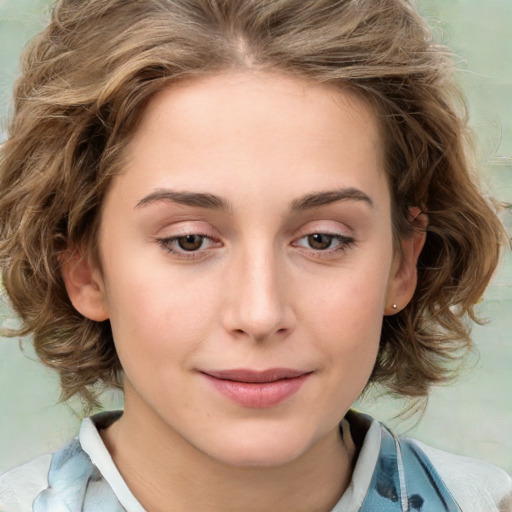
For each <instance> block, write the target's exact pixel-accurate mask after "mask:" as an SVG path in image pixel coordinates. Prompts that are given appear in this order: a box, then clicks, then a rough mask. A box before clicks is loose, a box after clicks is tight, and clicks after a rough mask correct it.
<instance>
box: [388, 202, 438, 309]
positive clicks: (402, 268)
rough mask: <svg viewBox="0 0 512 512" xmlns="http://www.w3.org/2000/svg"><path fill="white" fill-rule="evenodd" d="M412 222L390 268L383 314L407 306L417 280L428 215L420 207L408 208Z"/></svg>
mask: <svg viewBox="0 0 512 512" xmlns="http://www.w3.org/2000/svg"><path fill="white" fill-rule="evenodd" d="M409 214H410V217H409V220H410V222H411V224H413V231H412V233H411V234H410V236H407V237H406V238H403V239H402V240H401V242H400V248H401V250H400V251H397V253H396V255H395V260H394V262H393V267H392V270H391V275H390V281H389V285H388V294H387V299H386V307H385V310H384V314H385V315H394V314H396V313H398V312H399V311H401V310H402V309H404V308H405V306H407V304H408V303H409V302H410V300H411V299H412V297H413V295H414V291H415V290H416V284H417V281H418V271H417V267H416V266H417V263H418V258H419V255H420V253H421V250H422V249H423V246H424V245H425V240H426V237H427V225H428V217H427V215H426V214H425V213H423V212H422V210H421V209H420V208H417V207H412V208H410V209H409Z"/></svg>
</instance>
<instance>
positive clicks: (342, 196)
mask: <svg viewBox="0 0 512 512" xmlns="http://www.w3.org/2000/svg"><path fill="white" fill-rule="evenodd" d="M338 201H362V202H364V203H367V204H368V205H369V206H371V207H372V208H373V207H374V204H373V201H372V200H371V199H370V197H369V196H368V195H367V194H365V193H364V192H363V191H362V190H359V189H358V188H354V187H349V188H340V189H337V190H326V191H324V192H315V193H314V194H306V195H305V196H302V197H299V198H298V199H295V200H294V201H293V202H292V208H291V210H292V212H300V211H304V210H310V209H313V208H319V207H320V206H325V205H327V204H331V203H336V202H338Z"/></svg>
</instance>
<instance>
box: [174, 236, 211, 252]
mask: <svg viewBox="0 0 512 512" xmlns="http://www.w3.org/2000/svg"><path fill="white" fill-rule="evenodd" d="M205 238H206V237H205V236H204V235H186V236H180V237H178V238H176V242H177V244H178V246H179V248H180V249H183V250H184V251H198V250H199V249H201V247H202V245H203V241H204V239H205Z"/></svg>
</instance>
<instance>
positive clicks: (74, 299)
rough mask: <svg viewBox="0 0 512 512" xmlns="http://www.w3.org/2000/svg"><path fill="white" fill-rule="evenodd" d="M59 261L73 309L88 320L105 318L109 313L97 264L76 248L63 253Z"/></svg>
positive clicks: (98, 320)
mask: <svg viewBox="0 0 512 512" xmlns="http://www.w3.org/2000/svg"><path fill="white" fill-rule="evenodd" d="M60 262H61V272H62V278H63V280H64V285H65V286H66V291H67V292H68V296H69V300H70V301H71V303H72V304H73V306H74V307H75V309H76V310H77V311H78V312H79V313H81V314H82V315H83V316H85V317H86V318H89V319H90V320H94V321H96V322H102V321H103V320H107V319H108V318H109V313H108V307H107V302H106V297H105V289H104V285H103V278H102V275H101V271H100V269H99V266H98V265H96V264H93V263H92V262H91V260H90V258H89V257H88V256H87V255H84V254H83V253H82V252H81V251H78V250H75V251H66V252H65V253H63V254H62V255H61V257H60Z"/></svg>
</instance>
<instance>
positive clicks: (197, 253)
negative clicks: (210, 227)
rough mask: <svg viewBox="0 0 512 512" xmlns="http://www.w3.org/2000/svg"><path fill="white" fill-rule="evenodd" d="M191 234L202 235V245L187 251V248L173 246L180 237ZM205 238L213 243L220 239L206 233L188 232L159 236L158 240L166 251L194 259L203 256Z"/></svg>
mask: <svg viewBox="0 0 512 512" xmlns="http://www.w3.org/2000/svg"><path fill="white" fill-rule="evenodd" d="M189 236H195V237H200V238H201V239H202V240H201V247H200V248H199V249H198V250H192V251H187V250H186V249H183V248H180V249H176V248H174V247H173V244H174V243H175V242H177V241H178V240H180V239H184V238H187V237H189ZM205 240H210V241H211V242H212V243H218V240H216V239H215V238H213V237H211V236H209V235H207V234H206V233H186V234H183V235H177V236H170V237H166V238H158V239H157V242H158V244H159V245H160V246H161V247H162V248H163V249H164V250H165V251H166V252H168V253H170V254H173V255H175V256H177V257H178V258H183V259H187V260H189V259H190V260H192V259H197V258H201V257H203V255H204V251H205V250H204V249H203V250H202V251H201V250H200V249H201V248H202V245H203V242H204V241H205Z"/></svg>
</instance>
